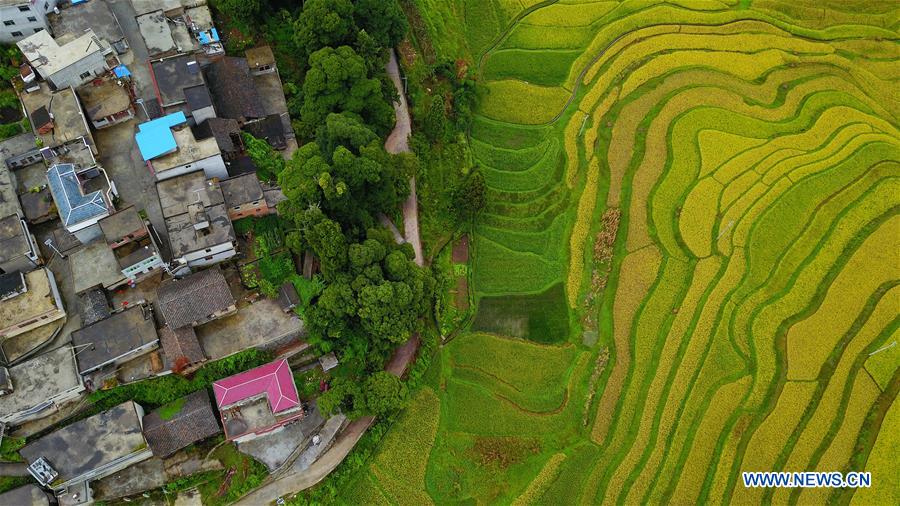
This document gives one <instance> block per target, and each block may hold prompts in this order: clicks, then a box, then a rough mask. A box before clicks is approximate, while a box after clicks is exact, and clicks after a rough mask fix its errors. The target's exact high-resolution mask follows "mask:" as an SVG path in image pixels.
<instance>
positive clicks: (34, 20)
mask: <svg viewBox="0 0 900 506" xmlns="http://www.w3.org/2000/svg"><path fill="white" fill-rule="evenodd" d="M28 21H31V22H32V23H34V22H36V21H37V18H36V17H34V16H28Z"/></svg>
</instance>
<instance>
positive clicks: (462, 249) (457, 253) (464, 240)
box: [452, 235, 469, 264]
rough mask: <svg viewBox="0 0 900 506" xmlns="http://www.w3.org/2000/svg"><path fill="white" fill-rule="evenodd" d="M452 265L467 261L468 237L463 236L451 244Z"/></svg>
mask: <svg viewBox="0 0 900 506" xmlns="http://www.w3.org/2000/svg"><path fill="white" fill-rule="evenodd" d="M452 257H453V263H455V264H464V263H467V262H468V261H469V236H468V235H463V236H462V237H460V238H459V240H458V241H456V242H455V243H454V244H453V255H452Z"/></svg>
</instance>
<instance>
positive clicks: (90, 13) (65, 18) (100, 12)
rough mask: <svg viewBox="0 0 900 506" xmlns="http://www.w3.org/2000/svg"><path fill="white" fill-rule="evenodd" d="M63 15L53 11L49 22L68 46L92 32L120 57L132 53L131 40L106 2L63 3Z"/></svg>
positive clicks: (91, 0)
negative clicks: (129, 49) (130, 50)
mask: <svg viewBox="0 0 900 506" xmlns="http://www.w3.org/2000/svg"><path fill="white" fill-rule="evenodd" d="M59 8H60V13H59V14H56V13H55V12H52V9H51V12H49V13H48V14H47V21H48V22H49V23H50V29H51V31H52V32H53V34H54V35H55V36H56V40H57V41H59V42H60V43H61V44H65V43H66V42H68V41H70V40H74V39H76V38H78V37H80V36H81V35H82V34H84V32H86V31H88V30H94V33H95V34H97V36H98V37H100V39H102V40H104V41H106V42H108V43H109V44H111V45H112V47H113V48H114V49H115V50H116V52H117V53H118V54H123V53H125V52H126V51H128V39H126V38H125V33H124V32H123V31H122V26H121V25H120V24H119V20H118V19H117V18H116V16H115V14H113V13H112V11H111V10H110V9H109V6H108V5H107V4H106V2H104V1H103V0H88V1H81V2H78V3H74V2H72V3H69V2H65V3H61V4H60V5H59Z"/></svg>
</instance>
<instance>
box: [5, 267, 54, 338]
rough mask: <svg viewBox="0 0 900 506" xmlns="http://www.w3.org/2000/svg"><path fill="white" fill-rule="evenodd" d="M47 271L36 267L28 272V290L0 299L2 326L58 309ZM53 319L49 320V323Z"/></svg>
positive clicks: (26, 277)
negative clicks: (9, 297)
mask: <svg viewBox="0 0 900 506" xmlns="http://www.w3.org/2000/svg"><path fill="white" fill-rule="evenodd" d="M47 272H48V271H47V270H46V269H36V270H33V271H31V272H28V273H26V274H25V285H26V286H27V287H28V291H27V292H25V293H23V294H21V295H17V296H15V297H13V298H11V299H7V300H4V301H0V328H5V327H8V326H10V325H13V324H16V323H19V322H25V321H28V320H31V319H32V318H35V317H37V316H40V315H42V314H44V313H46V312H48V311H52V310H53V309H56V298H55V297H54V296H53V292H52V291H51V289H50V278H49V277H48V276H47ZM59 309H62V308H59ZM51 321H53V320H48V321H47V323H50V322H51Z"/></svg>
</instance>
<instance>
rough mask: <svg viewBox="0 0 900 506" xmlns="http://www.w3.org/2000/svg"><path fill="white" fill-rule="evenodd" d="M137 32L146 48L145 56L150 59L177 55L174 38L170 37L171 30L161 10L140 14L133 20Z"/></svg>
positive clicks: (177, 49)
mask: <svg viewBox="0 0 900 506" xmlns="http://www.w3.org/2000/svg"><path fill="white" fill-rule="evenodd" d="M135 19H136V20H137V25H138V30H139V31H140V32H141V37H142V38H143V39H144V45H145V46H147V54H148V55H149V56H150V57H151V58H160V57H164V56H170V55H173V54H175V53H179V52H180V51H179V48H178V45H177V44H176V43H175V38H174V37H172V29H171V28H170V27H169V20H168V19H167V18H166V16H165V14H163V11H162V10H156V11H153V12H148V13H146V14H141V15H140V16H137V18H135Z"/></svg>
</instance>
